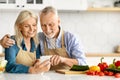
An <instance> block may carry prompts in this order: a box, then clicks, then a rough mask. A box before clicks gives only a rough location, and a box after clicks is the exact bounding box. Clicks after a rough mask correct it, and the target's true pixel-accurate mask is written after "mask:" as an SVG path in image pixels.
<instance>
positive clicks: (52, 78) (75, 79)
mask: <svg viewBox="0 0 120 80" xmlns="http://www.w3.org/2000/svg"><path fill="white" fill-rule="evenodd" d="M0 80H120V78H115V77H114V76H102V77H100V76H89V75H86V74H60V73H56V72H54V71H49V72H46V73H44V74H43V75H41V74H13V73H1V74H0Z"/></svg>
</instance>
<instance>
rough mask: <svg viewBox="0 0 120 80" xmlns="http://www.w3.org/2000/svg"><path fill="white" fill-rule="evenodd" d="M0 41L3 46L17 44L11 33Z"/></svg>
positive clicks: (7, 46)
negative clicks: (11, 37)
mask: <svg viewBox="0 0 120 80" xmlns="http://www.w3.org/2000/svg"><path fill="white" fill-rule="evenodd" d="M0 43H1V45H2V47H4V48H9V47H10V46H12V45H13V44H15V41H14V40H13V39H10V35H9V34H7V35H5V36H4V37H3V38H2V39H1V41H0Z"/></svg>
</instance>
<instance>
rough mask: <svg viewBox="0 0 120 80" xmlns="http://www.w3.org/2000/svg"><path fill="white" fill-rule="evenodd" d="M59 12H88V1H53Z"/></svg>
mask: <svg viewBox="0 0 120 80" xmlns="http://www.w3.org/2000/svg"><path fill="white" fill-rule="evenodd" d="M52 1H53V3H52V4H53V6H54V7H55V8H57V9H58V10H73V11H74V10H86V9H87V0H52Z"/></svg>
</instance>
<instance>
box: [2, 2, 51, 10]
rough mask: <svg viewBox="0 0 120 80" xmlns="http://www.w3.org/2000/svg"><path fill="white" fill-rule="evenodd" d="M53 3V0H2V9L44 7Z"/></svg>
mask: <svg viewBox="0 0 120 80" xmlns="http://www.w3.org/2000/svg"><path fill="white" fill-rule="evenodd" d="M51 4H52V1H51V0H0V9H38V10H40V9H42V8H44V7H45V6H49V5H51Z"/></svg>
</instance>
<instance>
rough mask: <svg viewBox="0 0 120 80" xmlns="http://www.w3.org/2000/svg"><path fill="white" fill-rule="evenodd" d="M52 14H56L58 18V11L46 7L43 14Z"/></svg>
mask: <svg viewBox="0 0 120 80" xmlns="http://www.w3.org/2000/svg"><path fill="white" fill-rule="evenodd" d="M50 12H52V13H54V14H55V15H56V16H58V11H57V9H55V8H54V7H52V6H47V7H45V8H44V9H43V10H42V11H41V14H45V15H46V14H48V13H50Z"/></svg>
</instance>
